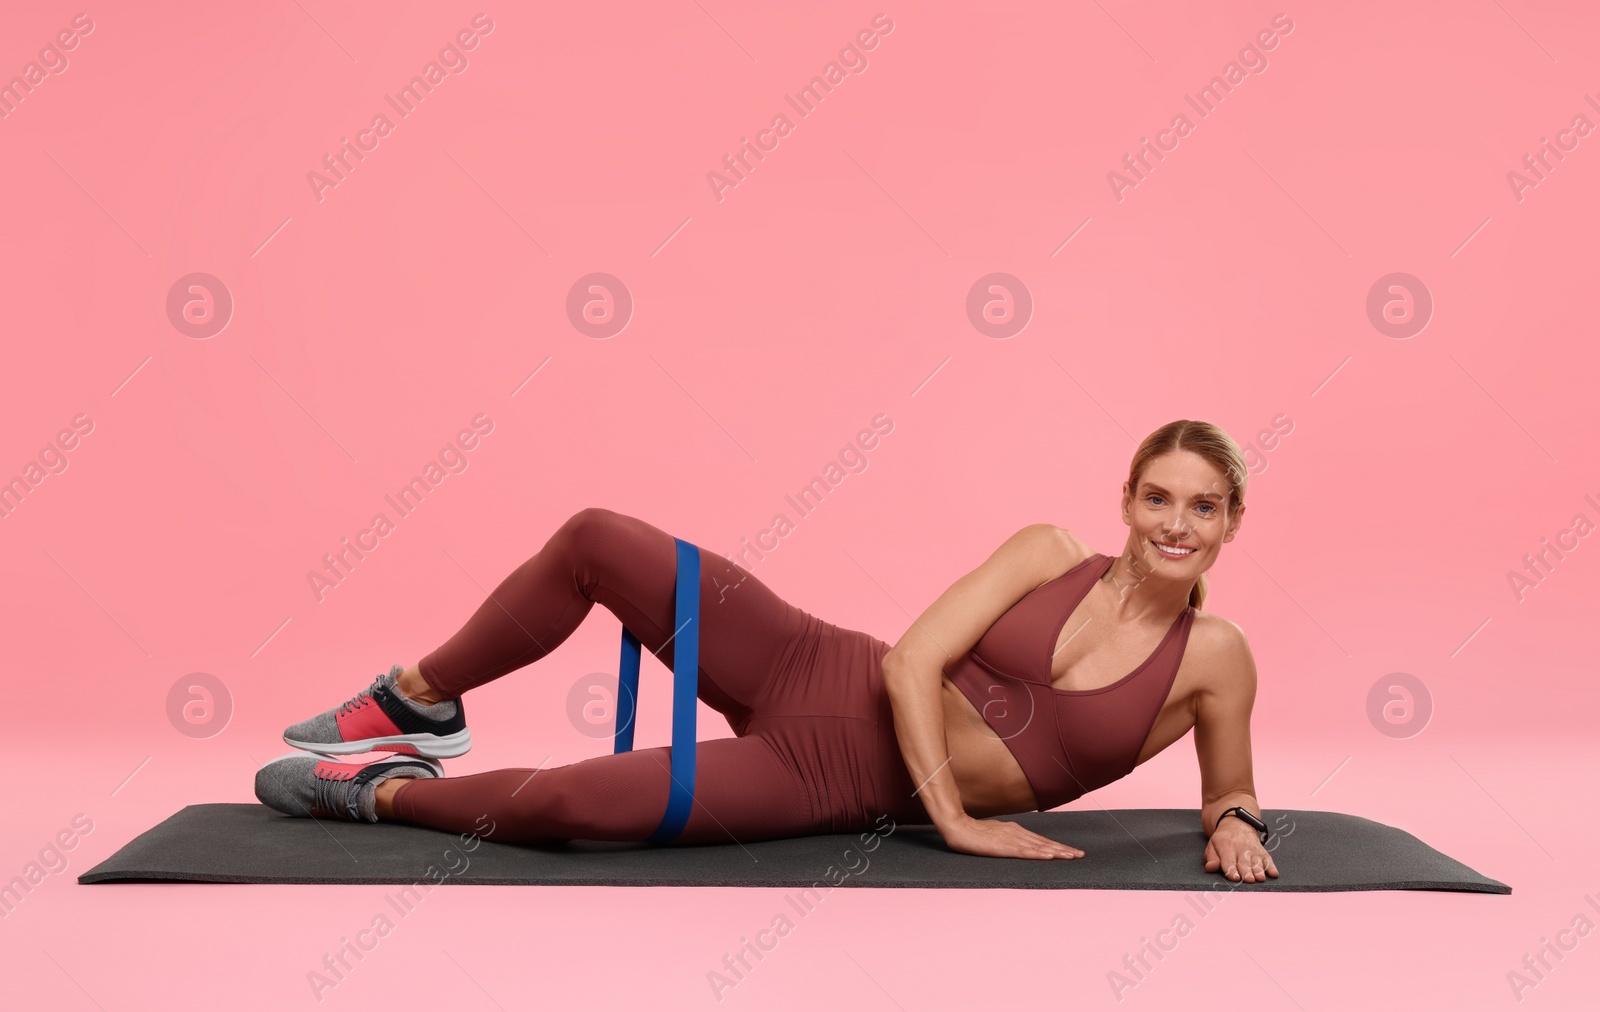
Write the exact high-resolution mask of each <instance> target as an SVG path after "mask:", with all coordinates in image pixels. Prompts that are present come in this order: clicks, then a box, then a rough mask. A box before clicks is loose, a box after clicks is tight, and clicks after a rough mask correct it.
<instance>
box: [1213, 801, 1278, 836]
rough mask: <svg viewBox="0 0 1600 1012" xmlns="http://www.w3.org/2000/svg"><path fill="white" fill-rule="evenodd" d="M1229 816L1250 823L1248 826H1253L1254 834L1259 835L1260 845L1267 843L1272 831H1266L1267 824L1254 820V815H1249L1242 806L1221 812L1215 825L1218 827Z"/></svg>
mask: <svg viewBox="0 0 1600 1012" xmlns="http://www.w3.org/2000/svg"><path fill="white" fill-rule="evenodd" d="M1230 815H1234V816H1237V817H1239V818H1241V819H1243V820H1244V821H1246V822H1248V823H1250V825H1252V826H1254V827H1255V830H1256V832H1258V833H1260V834H1261V842H1262V843H1266V842H1267V837H1269V836H1271V835H1272V831H1271V830H1269V829H1267V824H1266V823H1265V822H1262V821H1261V820H1260V819H1258V818H1256V817H1255V816H1254V815H1251V814H1250V812H1249V810H1248V809H1246V808H1244V807H1243V806H1240V805H1234V806H1233V807H1232V808H1230V809H1228V810H1227V811H1225V812H1223V813H1222V814H1221V815H1219V816H1217V823H1218V824H1219V825H1220V824H1221V822H1222V820H1223V819H1225V818H1227V817H1228V816H1230Z"/></svg>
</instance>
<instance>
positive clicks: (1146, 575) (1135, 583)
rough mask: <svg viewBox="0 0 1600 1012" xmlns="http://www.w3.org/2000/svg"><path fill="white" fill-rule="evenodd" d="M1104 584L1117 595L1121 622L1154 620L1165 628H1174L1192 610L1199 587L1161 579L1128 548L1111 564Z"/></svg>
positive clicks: (1115, 609)
mask: <svg viewBox="0 0 1600 1012" xmlns="http://www.w3.org/2000/svg"><path fill="white" fill-rule="evenodd" d="M1101 582H1102V583H1109V584H1110V589H1111V592H1112V593H1113V594H1114V595H1115V598H1116V600H1115V603H1114V604H1113V605H1112V613H1113V614H1114V615H1115V616H1116V618H1117V620H1118V621H1119V622H1140V621H1144V620H1147V619H1154V620H1158V621H1159V622H1160V623H1161V624H1171V623H1172V622H1173V621H1175V620H1176V619H1177V617H1178V616H1179V615H1181V614H1182V613H1183V610H1184V609H1185V608H1187V607H1189V592H1190V591H1191V590H1193V589H1194V583H1195V582H1194V581H1193V580H1172V579H1167V578H1165V577H1162V576H1160V575H1159V574H1158V573H1157V572H1156V570H1155V567H1153V566H1151V565H1149V564H1148V563H1146V562H1144V561H1143V560H1142V559H1140V558H1139V557H1138V556H1137V555H1136V554H1135V553H1134V550H1133V549H1131V548H1128V547H1124V548H1123V550H1122V554H1121V555H1119V556H1117V558H1116V559H1115V561H1113V562H1112V563H1111V568H1110V569H1108V570H1106V575H1105V576H1104V577H1102V578H1101Z"/></svg>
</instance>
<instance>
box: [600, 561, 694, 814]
mask: <svg viewBox="0 0 1600 1012" xmlns="http://www.w3.org/2000/svg"><path fill="white" fill-rule="evenodd" d="M672 540H673V542H675V543H676V545H677V548H678V583H677V589H676V600H675V602H674V610H675V612H676V615H675V618H676V624H675V626H674V628H675V629H676V632H674V633H673V635H672V641H671V642H672V644H673V648H672V787H671V790H670V792H669V793H668V794H667V811H666V814H665V815H663V816H662V817H661V824H660V825H659V826H657V827H656V829H655V832H653V833H651V834H650V837H649V840H650V842H651V843H665V842H667V841H668V840H672V839H674V838H675V837H677V835H678V834H679V833H681V832H682V831H683V827H684V825H685V824H687V823H688V821H689V810H690V809H691V808H692V807H693V806H694V753H695V738H694V717H695V703H696V702H697V701H698V699H699V677H700V553H699V550H698V549H697V548H696V547H695V546H694V545H691V544H690V543H689V542H687V541H684V540H683V539H682V538H673V539H672ZM639 656H640V644H639V637H637V636H635V635H634V634H633V633H632V632H631V631H630V630H629V629H628V627H627V626H623V627H622V664H621V668H620V672H619V674H618V675H617V744H616V748H615V750H614V751H615V752H631V751H633V720H634V713H635V706H634V701H635V700H636V699H637V698H638V695H639Z"/></svg>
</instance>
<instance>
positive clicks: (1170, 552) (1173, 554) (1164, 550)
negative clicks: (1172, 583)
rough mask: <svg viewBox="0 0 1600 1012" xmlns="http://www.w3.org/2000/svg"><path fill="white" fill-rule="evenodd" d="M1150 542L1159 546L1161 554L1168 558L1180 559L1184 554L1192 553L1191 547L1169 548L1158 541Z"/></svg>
mask: <svg viewBox="0 0 1600 1012" xmlns="http://www.w3.org/2000/svg"><path fill="white" fill-rule="evenodd" d="M1150 543H1151V544H1152V545H1155V546H1156V547H1157V548H1159V549H1160V550H1161V554H1162V555H1165V556H1166V557H1167V558H1169V559H1181V558H1183V557H1184V556H1186V555H1192V554H1194V549H1193V548H1171V547H1168V546H1167V545H1163V544H1162V543H1161V542H1159V541H1152V542H1150Z"/></svg>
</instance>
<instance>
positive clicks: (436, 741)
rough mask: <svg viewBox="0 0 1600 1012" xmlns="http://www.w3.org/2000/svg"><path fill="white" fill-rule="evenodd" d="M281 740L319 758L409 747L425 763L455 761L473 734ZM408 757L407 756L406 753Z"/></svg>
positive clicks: (463, 751)
mask: <svg viewBox="0 0 1600 1012" xmlns="http://www.w3.org/2000/svg"><path fill="white" fill-rule="evenodd" d="M283 740H284V741H285V742H286V743H288V744H290V745H293V746H294V747H295V748H298V749H303V750H305V751H307V752H315V753H317V754H318V755H357V754H359V753H362V752H387V751H389V750H390V749H392V748H393V747H394V746H396V745H409V746H411V747H412V748H415V749H416V750H417V754H418V755H419V756H421V757H422V758H424V759H454V758H455V757H456V756H458V755H464V754H465V753H466V751H467V750H468V749H470V748H471V747H472V731H471V730H469V729H468V728H462V729H461V730H459V731H457V732H456V733H454V734H427V733H422V734H391V735H385V736H383V737H379V738H361V739H359V740H357V741H336V742H327V741H295V740H294V739H293V738H290V737H289V736H288V735H284V737H283ZM405 754H407V755H409V754H410V753H405Z"/></svg>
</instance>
